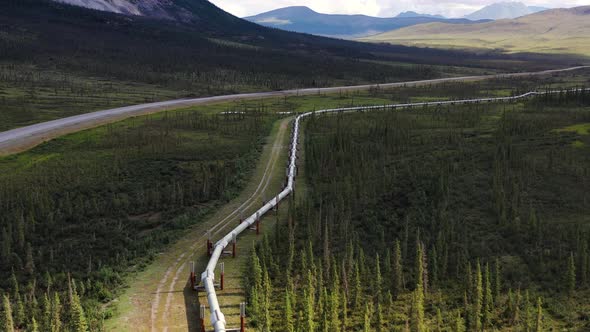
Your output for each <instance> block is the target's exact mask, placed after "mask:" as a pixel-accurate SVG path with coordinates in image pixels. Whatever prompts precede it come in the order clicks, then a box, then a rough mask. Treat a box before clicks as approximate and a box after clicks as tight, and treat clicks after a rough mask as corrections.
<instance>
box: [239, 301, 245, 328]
mask: <svg viewBox="0 0 590 332" xmlns="http://www.w3.org/2000/svg"><path fill="white" fill-rule="evenodd" d="M245 331H246V303H244V302H242V303H240V332H245Z"/></svg>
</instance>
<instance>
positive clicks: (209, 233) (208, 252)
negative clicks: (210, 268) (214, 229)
mask: <svg viewBox="0 0 590 332" xmlns="http://www.w3.org/2000/svg"><path fill="white" fill-rule="evenodd" d="M212 248H213V242H211V232H210V231H207V256H211V249H212Z"/></svg>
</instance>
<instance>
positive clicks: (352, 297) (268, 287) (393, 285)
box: [244, 85, 590, 332]
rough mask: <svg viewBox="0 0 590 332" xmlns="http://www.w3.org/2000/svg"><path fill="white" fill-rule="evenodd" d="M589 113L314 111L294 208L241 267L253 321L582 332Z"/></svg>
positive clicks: (532, 105) (567, 107)
mask: <svg viewBox="0 0 590 332" xmlns="http://www.w3.org/2000/svg"><path fill="white" fill-rule="evenodd" d="M451 86H452V85H451ZM515 92H516V91H515ZM589 107H590V93H571V94H560V95H554V96H551V97H542V98H537V99H533V100H530V101H527V102H524V103H517V104H507V105H503V104H500V105H490V104H482V105H472V106H448V107H442V108H436V109H434V108H432V109H411V110H404V111H384V112H363V113H360V114H338V115H327V116H312V117H311V118H310V119H309V120H306V123H305V148H304V151H305V154H304V160H303V161H302V164H301V166H303V165H305V168H304V178H302V179H301V180H300V182H299V185H298V195H299V198H298V199H297V198H296V199H295V200H294V201H293V202H294V203H296V205H294V207H293V208H292V209H291V210H290V213H289V218H288V220H285V222H284V223H283V224H282V227H278V228H277V230H276V232H275V233H274V235H271V236H268V237H266V238H265V239H264V240H263V241H262V243H261V244H260V245H258V246H257V247H256V251H255V254H253V256H252V258H251V260H250V263H249V264H248V267H247V269H246V273H245V280H244V284H245V285H246V287H247V289H248V303H249V304H250V305H249V315H250V317H251V318H250V324H251V326H252V327H255V328H256V330H259V331H416V332H421V331H491V330H498V331H551V330H553V331H555V330H568V331H587V330H588V329H590V325H589V323H588V317H589V316H588V315H589V312H590V301H589V300H588V299H589V298H590V291H589V282H590V251H589V247H590V226H589V225H590V223H589V222H590V219H588V216H589V215H590V194H589V193H590V182H589V179H590V149H589V146H590V136H588V126H589V123H590V112H589ZM304 181H305V182H304ZM296 197H297V196H296Z"/></svg>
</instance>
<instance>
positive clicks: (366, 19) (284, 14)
mask: <svg viewBox="0 0 590 332" xmlns="http://www.w3.org/2000/svg"><path fill="white" fill-rule="evenodd" d="M245 19H246V20H248V21H251V22H254V23H257V24H260V25H264V26H267V27H272V28H278V29H283V30H290V31H296V32H302V33H309V34H313V35H320V36H329V37H338V38H357V37H364V36H370V35H374V34H378V33H382V32H385V31H389V30H395V29H399V28H403V27H407V26H411V25H415V24H422V23H431V22H448V23H463V24H467V23H472V22H470V21H469V20H466V19H445V18H444V17H442V16H434V15H427V14H419V13H416V12H405V13H401V14H400V15H398V16H397V17H389V18H385V17H372V16H367V15H345V14H322V13H318V12H315V11H313V10H312V9H310V8H308V7H303V6H293V7H285V8H279V9H275V10H271V11H269V12H265V13H261V14H258V15H255V16H250V17H245Z"/></svg>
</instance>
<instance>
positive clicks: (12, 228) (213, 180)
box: [0, 110, 274, 332]
mask: <svg viewBox="0 0 590 332" xmlns="http://www.w3.org/2000/svg"><path fill="white" fill-rule="evenodd" d="M273 122H274V119H273V118H272V117H270V116H268V115H265V113H262V112H260V111H256V110H253V111H249V112H247V113H241V114H234V115H204V114H201V113H199V112H195V111H178V112H173V113H164V114H158V115H151V116H147V117H142V118H136V119H131V120H128V121H125V122H123V123H119V124H113V125H108V126H105V127H101V128H97V129H93V130H90V131H86V132H81V133H78V134H74V135H70V136H67V137H64V138H60V139H57V140H54V141H52V142H50V143H47V144H45V145H43V146H41V147H38V148H36V149H33V150H32V151H30V152H27V153H24V154H21V155H17V156H14V157H8V158H4V159H2V160H0V169H2V171H1V172H0V173H1V174H2V175H1V176H0V211H1V213H0V248H1V249H0V266H1V268H0V297H2V299H3V303H4V304H3V307H4V309H3V310H2V311H1V312H2V313H3V320H2V324H4V325H2V326H3V327H4V326H5V327H6V329H7V330H9V329H8V327H9V326H13V327H14V328H15V329H17V330H27V331H34V330H35V329H37V330H39V331H56V332H57V331H86V330H92V331H96V330H101V329H102V322H103V320H104V319H105V318H108V317H109V314H110V313H109V311H108V310H106V311H105V310H104V304H105V303H107V302H109V301H111V300H112V299H113V298H114V296H115V294H116V292H117V289H118V287H120V286H121V284H122V282H123V277H124V276H125V275H126V274H128V273H129V272H130V271H135V270H138V269H142V268H143V267H145V266H146V264H147V263H148V262H149V261H150V260H151V259H152V258H153V257H154V255H155V254H156V253H157V252H158V250H161V248H162V247H163V246H165V245H167V244H168V243H170V242H171V241H173V240H174V239H176V238H177V237H178V236H179V235H180V234H182V232H183V230H185V229H186V228H187V227H188V226H190V225H192V224H194V223H195V222H198V221H200V220H202V219H203V217H205V216H206V215H207V214H208V213H209V212H211V211H212V210H213V209H214V208H215V207H216V206H218V205H219V204H221V203H223V202H226V201H227V200H229V199H230V198H232V197H234V196H235V195H236V194H237V193H238V192H239V190H240V188H241V187H242V186H243V184H244V183H245V181H246V180H247V178H248V174H249V171H250V170H251V169H252V166H251V165H253V164H255V162H254V161H255V160H256V158H257V157H258V155H259V153H260V152H261V148H262V146H263V144H264V141H265V139H266V137H267V135H268V133H269V131H270V127H271V125H272V123H273ZM0 330H3V329H0Z"/></svg>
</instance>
